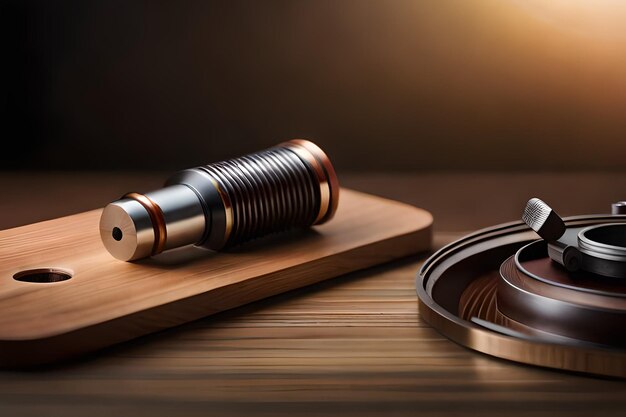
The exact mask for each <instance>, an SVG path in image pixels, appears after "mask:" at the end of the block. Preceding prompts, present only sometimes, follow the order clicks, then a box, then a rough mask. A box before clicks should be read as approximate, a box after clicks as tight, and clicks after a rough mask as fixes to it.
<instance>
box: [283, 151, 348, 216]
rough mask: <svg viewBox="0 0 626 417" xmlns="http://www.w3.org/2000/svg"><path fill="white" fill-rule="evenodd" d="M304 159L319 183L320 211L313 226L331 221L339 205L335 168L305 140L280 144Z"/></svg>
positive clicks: (337, 180)
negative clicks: (313, 171)
mask: <svg viewBox="0 0 626 417" xmlns="http://www.w3.org/2000/svg"><path fill="white" fill-rule="evenodd" d="M282 146H285V147H287V148H289V149H291V150H293V151H294V152H296V153H297V154H298V155H299V156H301V157H303V158H304V159H306V161H307V162H309V163H310V164H311V166H312V167H313V169H314V170H315V174H316V176H317V178H318V181H319V183H320V200H321V202H320V210H319V212H318V215H317V217H316V219H315V222H313V224H322V223H325V222H327V221H328V220H330V219H332V218H333V216H334V215H335V213H336V212H337V205H338V204H339V179H338V178H337V174H336V173H335V168H333V164H332V163H331V162H330V159H329V158H328V156H327V155H326V153H324V151H323V150H322V149H321V148H320V147H319V146H317V145H316V144H314V143H313V142H310V141H308V140H306V139H292V140H290V141H288V142H285V143H283V144H282Z"/></svg>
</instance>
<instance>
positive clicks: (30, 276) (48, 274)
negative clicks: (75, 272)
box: [13, 268, 72, 284]
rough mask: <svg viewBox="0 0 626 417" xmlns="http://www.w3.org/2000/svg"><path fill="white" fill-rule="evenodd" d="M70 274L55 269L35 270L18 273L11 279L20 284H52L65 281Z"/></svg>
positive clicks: (70, 276)
mask: <svg viewBox="0 0 626 417" xmlns="http://www.w3.org/2000/svg"><path fill="white" fill-rule="evenodd" d="M70 278H72V273H71V272H69V271H65V270H63V269H57V268H37V269H27V270H25V271H20V272H18V273H16V274H15V275H13V279H14V280H16V281H21V282H35V283H44V284H45V283H53V282H61V281H67V280H68V279H70Z"/></svg>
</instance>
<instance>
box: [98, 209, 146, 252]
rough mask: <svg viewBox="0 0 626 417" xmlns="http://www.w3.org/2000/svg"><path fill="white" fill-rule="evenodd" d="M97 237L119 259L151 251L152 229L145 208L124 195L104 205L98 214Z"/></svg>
mask: <svg viewBox="0 0 626 417" xmlns="http://www.w3.org/2000/svg"><path fill="white" fill-rule="evenodd" d="M100 237H101V238H102V243H103V244H104V247H105V248H106V250H107V251H109V253H110V254H111V255H113V257H115V258H117V259H120V260H122V261H132V260H135V259H141V258H145V257H148V256H150V255H151V254H152V252H153V248H154V241H155V233H154V228H153V226H152V221H151V219H150V214H149V213H148V211H147V210H146V209H145V208H144V207H143V206H142V205H141V204H140V203H139V202H137V201H135V200H133V199H130V198H123V199H121V200H118V201H115V202H113V203H110V204H109V205H107V206H106V207H105V208H104V210H103V212H102V216H101V217H100Z"/></svg>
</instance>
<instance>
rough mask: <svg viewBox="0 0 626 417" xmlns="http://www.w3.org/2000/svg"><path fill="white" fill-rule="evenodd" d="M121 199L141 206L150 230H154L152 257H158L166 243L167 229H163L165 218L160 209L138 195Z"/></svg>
mask: <svg viewBox="0 0 626 417" xmlns="http://www.w3.org/2000/svg"><path fill="white" fill-rule="evenodd" d="M123 198H130V199H132V200H135V201H136V202H138V203H139V204H141V205H142V206H143V208H145V209H146V211H147V212H148V215H149V216H150V221H151V222H152V229H153V230H154V244H153V245H152V256H154V255H158V254H159V253H161V252H163V250H164V249H165V242H166V241H167V228H166V227H165V216H164V215H163V211H162V210H161V207H159V205H158V204H157V203H155V202H154V201H152V200H151V199H149V198H148V197H146V196H145V195H143V194H139V193H128V194H126V195H124V197H123Z"/></svg>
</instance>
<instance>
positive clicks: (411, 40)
mask: <svg viewBox="0 0 626 417" xmlns="http://www.w3.org/2000/svg"><path fill="white" fill-rule="evenodd" d="M545 3H549V4H545ZM0 4H1V6H0V30H1V31H2V41H1V42H2V55H3V56H4V59H3V63H2V65H1V68H2V69H1V74H0V76H1V78H0V83H1V84H0V86H1V93H2V97H1V106H2V116H1V117H2V120H1V121H2V124H1V127H0V129H1V130H0V135H1V144H2V151H1V152H0V159H1V161H0V162H1V163H2V164H1V166H2V168H3V169H11V170H13V169H46V170H48V169H60V170H67V169H70V170H74V169H98V170H102V169H119V170H137V169H150V170H170V169H177V168H185V167H189V166H194V165H198V164H202V163H208V162H211V161H215V160H219V159H222V158H226V157H231V156H237V155H238V154H241V153H244V152H250V151H255V150H258V149H261V148H263V147H267V146H271V145H273V144H274V143H277V142H280V141H283V140H285V139H289V138H293V137H306V138H310V139H313V140H314V141H316V142H318V143H319V144H320V145H321V146H322V147H323V148H324V149H326V150H327V151H328V153H329V154H330V155H331V157H332V158H333V160H334V162H335V164H336V165H337V167H338V168H339V169H340V170H353V171H365V170H369V171H412V170H433V169H436V170H439V169H441V170H499V169H506V170H530V169H540V170H579V169H591V170H615V169H621V168H623V155H624V152H625V151H626V140H625V137H626V136H625V133H626V117H625V115H624V113H625V112H624V110H626V36H625V35H626V29H623V27H624V25H623V22H624V21H626V12H625V10H624V9H625V7H624V6H622V5H621V4H620V3H619V2H612V1H609V0H598V1H595V2H567V1H565V0H555V1H553V2H545V1H539V0H531V1H526V2H520V1H515V0H509V1H502V0H484V1H472V2H464V1H451V0H432V1H426V0H425V1H382V0H381V1H365V0H323V1H320V0H317V1H275V0H271V1H270V0H268V1H231V0H227V1H226V0H225V1H111V0H107V1H93V0H79V1H32V0H26V1H2V3H0Z"/></svg>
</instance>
